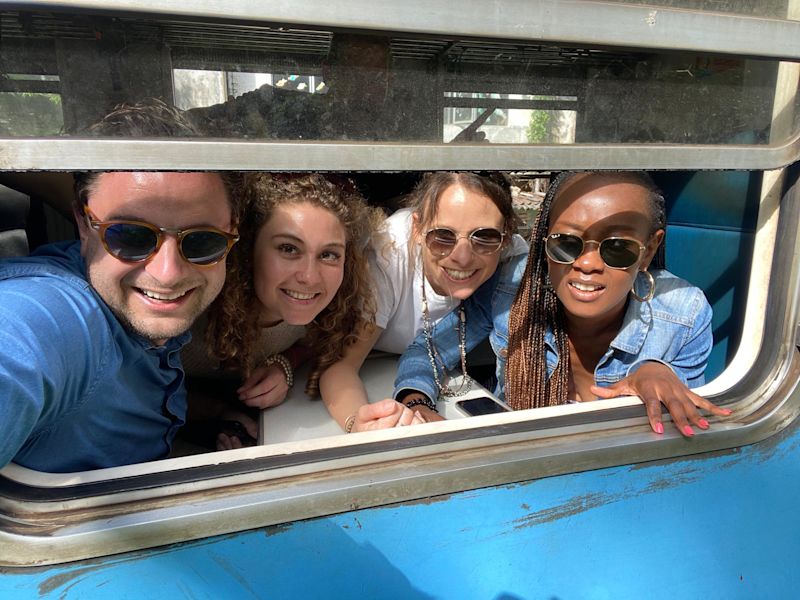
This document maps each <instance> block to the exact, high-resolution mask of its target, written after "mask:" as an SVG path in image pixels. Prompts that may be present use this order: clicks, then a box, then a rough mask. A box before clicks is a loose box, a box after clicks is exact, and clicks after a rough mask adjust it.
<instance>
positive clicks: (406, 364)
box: [395, 257, 713, 398]
mask: <svg viewBox="0 0 800 600" xmlns="http://www.w3.org/2000/svg"><path fill="white" fill-rule="evenodd" d="M519 258H520V259H521V260H517V261H515V262H513V263H509V264H507V265H505V267H504V268H503V270H502V271H500V273H499V276H498V277H497V278H495V279H493V280H490V282H491V288H492V289H491V290H490V289H486V290H484V289H479V290H478V291H477V292H476V293H475V294H473V295H472V297H470V298H469V299H468V300H467V301H465V303H464V309H465V314H466V347H467V351H469V350H470V349H471V348H473V347H474V346H475V345H477V344H478V343H479V342H480V341H482V340H483V339H484V338H485V337H486V335H487V334H489V340H490V343H491V345H492V349H493V350H494V353H495V356H496V357H497V386H496V388H495V390H494V393H495V395H497V396H498V397H499V398H503V381H504V375H505V358H506V356H507V355H508V350H507V347H508V314H509V309H510V308H511V303H512V302H513V300H514V296H515V295H516V290H517V287H518V286H519V282H520V281H521V280H522V275H523V273H524V270H525V262H526V259H527V257H519ZM650 272H651V274H652V275H653V277H654V278H655V282H656V288H655V295H654V297H653V298H652V300H650V301H649V302H639V301H637V300H635V299H633V298H630V299H629V300H628V306H627V309H626V311H625V317H624V319H623V322H622V327H621V328H620V330H619V332H618V333H617V335H616V337H615V338H614V340H613V341H612V342H611V345H610V346H609V348H608V351H607V352H606V353H605V354H604V355H603V357H602V358H601V359H600V361H599V362H598V364H597V367H596V368H595V371H594V376H595V381H596V382H597V384H598V385H600V386H602V387H608V386H610V385H612V384H614V383H616V382H618V381H620V380H621V379H624V378H625V377H627V376H628V375H629V374H630V373H632V372H633V371H634V370H635V368H636V367H638V366H639V365H640V364H641V363H643V362H645V361H656V362H661V363H663V364H666V365H667V366H669V367H670V368H671V369H672V370H673V371H674V372H675V374H676V375H677V376H678V378H679V379H680V380H681V382H683V383H684V384H685V385H687V386H688V387H691V388H693V387H699V386H701V385H703V383H705V378H704V373H705V368H706V363H707V362H708V356H709V354H710V353H711V347H712V345H713V340H712V336H711V316H712V312H711V306H710V305H709V304H708V301H707V300H706V297H705V295H704V294H703V292H702V291H701V290H700V289H699V288H696V287H694V286H693V285H691V284H690V283H688V282H687V281H684V280H683V279H680V278H679V277H676V276H675V275H673V274H672V273H670V272H669V271H665V270H658V269H656V270H652V271H650ZM487 283H489V282H487ZM634 286H635V288H636V291H637V294H639V295H640V296H644V295H646V293H647V290H648V282H647V279H646V277H645V276H644V275H642V274H641V273H640V274H639V276H638V277H637V278H636V281H635V282H634ZM433 340H434V344H435V346H436V351H437V353H438V356H439V358H440V359H441V361H442V363H443V364H444V366H445V367H446V369H447V370H448V371H449V370H452V369H454V368H456V367H457V365H458V364H459V361H460V356H459V348H458V316H457V313H452V314H450V315H448V316H447V317H445V318H444V319H442V320H441V321H440V322H439V323H437V325H436V327H435V328H434V331H433ZM545 345H546V348H547V349H546V360H547V372H548V375H551V374H552V373H553V371H554V370H555V368H556V365H557V364H558V353H557V350H556V345H555V339H554V336H553V334H552V332H551V331H547V332H546V334H545ZM440 366H441V365H440ZM440 372H441V371H440ZM404 390H416V391H419V392H422V393H424V394H426V395H427V396H428V397H430V398H437V397H438V396H439V392H438V390H437V389H436V383H435V381H434V379H433V370H432V368H431V364H430V358H429V357H428V351H427V346H426V341H425V337H424V334H421V335H419V336H417V338H416V339H415V340H414V342H413V343H412V344H411V345H410V346H409V347H408V349H407V350H406V351H405V353H404V354H403V356H402V357H400V363H399V365H398V371H397V378H396V379H395V397H396V396H397V395H398V393H400V392H401V391H404Z"/></svg>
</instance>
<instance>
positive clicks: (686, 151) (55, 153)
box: [0, 132, 800, 171]
mask: <svg viewBox="0 0 800 600" xmlns="http://www.w3.org/2000/svg"><path fill="white" fill-rule="evenodd" d="M798 160H800V132H798V133H797V134H796V135H795V136H794V137H793V138H791V139H790V140H789V141H787V142H786V143H782V144H778V145H726V146H716V145H713V144H695V145H680V144H658V145H656V144H651V145H647V144H569V145H563V144H562V145H557V144H531V145H513V144H433V143H431V144H420V143H414V144H404V143H385V142H378V143H375V142H258V141H251V140H225V139H202V140H201V139H193V140H186V139H181V140H175V139H172V140H164V139H159V140H155V139H135V140H131V139H118V138H117V139H107V138H79V137H75V138H5V139H0V171H23V170H34V171H40V170H41V171H44V170H52V171H114V170H119V171H136V170H143V171H146V170H164V169H165V167H166V166H167V165H168V169H169V170H187V171H218V170H222V171H224V170H242V171H249V170H255V171H430V170H445V171H452V170H497V171H520V170H521V171H525V170H563V169H567V170H581V169H619V170H625V169H646V170H672V169H675V170H771V169H780V168H783V167H785V166H787V165H790V164H792V163H794V162H797V161H798Z"/></svg>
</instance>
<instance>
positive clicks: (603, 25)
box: [0, 0, 800, 60]
mask: <svg viewBox="0 0 800 600" xmlns="http://www.w3.org/2000/svg"><path fill="white" fill-rule="evenodd" d="M2 8H8V9H12V10H31V9H37V8H38V9H49V10H70V11H90V12H105V13H117V14H130V13H135V14H138V15H147V14H149V15H159V16H160V15H169V16H171V17H176V18H187V19H188V18H196V19H209V20H216V21H229V22H230V21H242V22H248V21H261V22H271V23H278V24H282V25H298V26H300V25H302V26H303V27H307V26H315V27H324V28H329V27H332V28H344V29H350V30H353V29H359V30H371V31H376V32H386V31H391V32H398V33H400V32H409V33H414V34H416V35H435V36H446V37H462V36H466V37H477V38H494V39H503V40H539V41H543V42H559V43H566V44H570V43H580V44H597V45H603V46H617V47H624V48H651V49H662V50H686V51H696V52H712V53H715V54H720V53H722V54H737V55H740V56H758V57H769V58H778V59H783V60H798V59H800V22H796V21H790V20H783V19H772V18H765V17H750V16H743V15H738V14H723V13H715V12H707V11H701V10H691V9H680V8H666V7H654V6H643V5H632V4H608V3H603V2H597V1H591V0H504V1H503V2H495V3H492V4H491V5H489V6H487V4H486V2H485V1H484V0H462V2H460V3H459V5H458V10H457V11H454V10H453V4H452V3H451V2H448V1H447V0H405V1H404V2H397V1H396V0H348V1H347V2H334V3H332V2H324V1H320V0H306V1H304V2H294V1H293V0H275V1H272V2H269V3H264V2H261V1H260V0H229V1H227V2H225V3H224V4H223V3H215V2H187V1H186V0H138V1H137V0H116V1H114V2H108V1H105V2H103V1H100V0H75V1H73V2H69V1H66V2H65V1H60V2H59V1H56V0H32V1H29V2H2V3H0V9H2ZM587 11H589V12H591V19H587V18H586V15H587Z"/></svg>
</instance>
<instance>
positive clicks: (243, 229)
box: [184, 173, 383, 447]
mask: <svg viewBox="0 0 800 600" xmlns="http://www.w3.org/2000/svg"><path fill="white" fill-rule="evenodd" d="M243 194H244V196H245V198H244V199H243V200H244V202H245V206H246V209H245V214H244V218H243V220H242V222H241V223H240V225H239V233H240V238H241V240H240V242H239V244H238V245H237V246H236V247H235V250H234V251H233V252H231V255H230V257H229V259H228V274H227V277H226V281H225V286H224V287H223V290H222V292H221V293H220V295H219V296H218V297H217V299H216V301H215V302H214V304H213V305H212V306H211V308H210V309H209V313H208V317H207V323H208V324H207V329H206V335H205V341H206V346H207V348H208V353H207V354H205V353H204V356H206V357H208V358H203V357H199V356H197V355H198V352H197V351H196V350H195V352H193V353H191V355H190V356H188V357H187V356H186V355H184V363H185V365H186V367H187V370H189V371H190V372H202V371H203V370H207V369H208V368H209V367H210V368H213V367H214V366H215V365H214V364H213V361H212V360H211V358H210V357H214V359H216V361H218V365H219V366H221V367H222V368H223V369H224V370H233V371H235V372H238V373H239V374H241V375H242V376H243V378H244V383H243V384H242V385H241V386H240V387H239V388H238V390H237V393H238V395H239V399H240V400H241V401H242V402H243V403H244V404H245V405H246V406H249V407H253V408H267V407H270V406H275V405H277V404H279V403H281V402H282V401H283V400H284V399H285V398H286V394H287V392H288V391H289V388H290V387H291V386H292V384H293V380H294V369H295V368H296V367H298V366H299V365H300V364H301V363H302V362H304V361H305V360H306V359H308V358H310V360H311V370H310V375H309V378H308V380H307V382H306V393H308V394H309V395H311V396H315V395H317V394H318V393H319V377H320V373H322V372H323V371H324V370H325V369H326V368H327V367H328V366H329V365H331V364H333V363H335V362H336V361H338V360H340V359H341V357H342V356H343V355H344V352H345V348H346V347H347V346H348V345H349V344H352V343H353V341H354V340H355V339H356V336H357V332H358V331H359V330H360V328H361V327H363V326H364V324H365V323H370V322H372V321H373V320H374V315H375V300H374V299H373V297H372V292H371V289H370V288H371V286H370V278H369V268H368V265H367V259H366V254H365V249H366V247H367V245H368V244H369V242H370V240H371V238H372V236H373V234H374V233H375V231H376V230H377V229H378V228H379V227H380V226H381V224H382V222H383V213H382V212H381V211H380V210H379V209H375V208H370V207H369V206H368V205H367V204H366V202H365V201H364V199H363V198H362V197H361V196H360V195H359V194H358V192H357V191H356V189H355V186H354V185H353V184H352V183H351V182H350V181H349V180H346V179H344V178H338V177H334V176H326V175H321V174H303V175H290V174H279V175H272V174H267V173H255V174H248V175H246V176H245V179H244V184H243ZM311 348H313V349H314V351H313V352H312V351H311V350H309V349H311ZM203 362H204V363H205V364H199V363H203ZM248 425H251V426H252V424H250V423H248ZM248 429H251V427H248ZM251 435H252V433H251ZM218 442H219V444H218V445H221V446H223V447H230V446H229V443H228V442H230V440H228V441H225V440H224V439H223V440H218ZM234 445H238V444H235V443H234Z"/></svg>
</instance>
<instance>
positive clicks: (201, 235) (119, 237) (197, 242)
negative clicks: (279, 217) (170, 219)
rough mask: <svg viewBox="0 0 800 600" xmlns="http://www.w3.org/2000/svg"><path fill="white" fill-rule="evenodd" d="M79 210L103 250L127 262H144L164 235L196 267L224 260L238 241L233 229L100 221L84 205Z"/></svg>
mask: <svg viewBox="0 0 800 600" xmlns="http://www.w3.org/2000/svg"><path fill="white" fill-rule="evenodd" d="M83 212H84V214H85V215H86V219H87V221H88V223H89V226H90V227H91V228H92V229H95V230H97V232H98V233H99V235H100V241H102V243H103V247H104V248H105V249H106V252H108V253H109V254H110V255H111V256H113V257H114V258H116V259H117V260H121V261H122V262H127V263H139V262H144V261H146V260H148V259H149V258H150V257H152V256H153V255H154V254H155V253H156V252H158V250H159V248H161V244H162V243H163V242H164V234H169V235H174V236H175V237H176V238H178V248H179V250H180V253H181V257H182V258H183V260H185V261H186V262H188V263H190V264H192V265H196V266H198V267H210V266H212V265H215V264H217V263H218V262H220V261H222V260H224V259H225V257H226V256H227V255H228V252H230V250H231V248H232V247H233V245H234V244H235V243H236V242H238V241H239V234H238V233H237V232H236V231H234V232H233V233H229V232H227V231H222V230H221V229H217V228H216V227H190V228H189V229H171V228H169V227H158V226H157V225H153V224H152V223H147V222H146V221H126V220H114V221H100V220H99V219H98V218H97V217H96V216H95V215H94V213H93V212H92V211H91V209H90V208H89V206H88V205H86V204H84V206H83Z"/></svg>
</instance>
